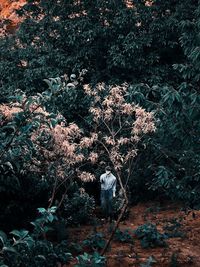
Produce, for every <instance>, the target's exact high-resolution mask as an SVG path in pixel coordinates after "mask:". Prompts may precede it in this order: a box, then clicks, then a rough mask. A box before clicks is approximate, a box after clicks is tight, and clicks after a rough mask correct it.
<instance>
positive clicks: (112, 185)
mask: <svg viewBox="0 0 200 267" xmlns="http://www.w3.org/2000/svg"><path fill="white" fill-rule="evenodd" d="M116 182H117V178H116V177H115V176H114V175H113V174H112V173H109V174H106V173H104V174H102V175H101V176H100V183H101V190H109V189H112V190H113V192H115V191H116Z"/></svg>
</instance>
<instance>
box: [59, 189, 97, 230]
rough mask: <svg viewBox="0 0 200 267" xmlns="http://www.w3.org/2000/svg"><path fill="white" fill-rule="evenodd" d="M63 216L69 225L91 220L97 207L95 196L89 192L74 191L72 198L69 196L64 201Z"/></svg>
mask: <svg viewBox="0 0 200 267" xmlns="http://www.w3.org/2000/svg"><path fill="white" fill-rule="evenodd" d="M63 206H64V208H63V213H62V215H63V217H64V218H65V219H66V223H67V225H79V224H82V223H86V222H89V221H91V218H92V217H93V212H94V209H95V201H94V198H93V197H91V196H89V195H88V194H87V193H84V194H79V193H77V192H76V193H74V194H73V196H72V198H69V197H68V196H67V197H66V198H65V200H64V203H63Z"/></svg>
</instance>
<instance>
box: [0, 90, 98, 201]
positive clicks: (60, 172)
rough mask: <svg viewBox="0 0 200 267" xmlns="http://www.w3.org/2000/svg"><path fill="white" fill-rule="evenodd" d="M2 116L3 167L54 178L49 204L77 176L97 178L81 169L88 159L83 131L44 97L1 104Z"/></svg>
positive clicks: (0, 148) (65, 189)
mask: <svg viewBox="0 0 200 267" xmlns="http://www.w3.org/2000/svg"><path fill="white" fill-rule="evenodd" d="M0 116H1V130H0V140H1V144H2V145H1V147H0V155H1V160H0V166H9V168H10V169H12V170H13V171H16V173H17V172H20V173H22V172H23V174H29V175H30V173H33V174H37V173H38V174H39V175H40V177H41V178H42V177H44V178H47V179H49V180H52V181H54V182H53V183H54V186H53V190H52V196H51V198H50V202H49V206H51V205H52V203H53V201H54V200H55V195H56V192H57V191H58V189H60V188H62V191H63V190H64V193H63V198H64V196H65V194H66V192H67V189H68V187H69V186H70V183H71V181H72V180H73V179H74V178H76V177H77V176H78V177H79V178H80V179H82V180H83V181H84V182H87V181H91V180H93V179H94V178H95V177H94V176H93V175H92V174H90V173H87V172H81V171H79V167H81V166H82V165H83V164H84V160H85V156H84V151H83V148H82V147H83V143H84V139H83V137H82V135H83V132H82V131H81V130H80V129H79V127H78V126H77V125H76V124H75V123H70V124H67V122H66V121H65V119H64V118H63V117H62V116H61V115H60V114H54V113H49V112H47V111H46V110H45V108H44V99H43V97H42V96H35V97H28V98H27V97H26V96H25V95H21V96H18V99H17V101H14V102H12V103H10V104H4V105H0ZM63 198H62V199H63ZM62 199H61V202H62ZM61 202H60V204H61Z"/></svg>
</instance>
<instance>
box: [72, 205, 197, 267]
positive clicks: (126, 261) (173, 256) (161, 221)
mask: <svg viewBox="0 0 200 267" xmlns="http://www.w3.org/2000/svg"><path fill="white" fill-rule="evenodd" d="M174 220H175V221H179V222H180V225H181V226H180V228H178V231H180V232H181V233H182V234H183V236H178V237H172V238H168V239H166V242H167V246H166V247H158V248H147V249H144V248H142V247H141V244H140V241H139V240H138V239H136V238H134V244H133V245H131V244H128V243H121V242H119V241H113V242H112V243H111V249H110V251H108V252H107V253H106V257H107V266H108V267H120V266H121V267H130V266H134V267H140V266H141V264H142V263H145V262H146V261H147V259H148V258H149V257H150V256H152V257H153V258H154V259H155V261H156V263H154V264H153V265H152V266H155V267H176V266H177V267H178V266H181V267H186V266H194V267H200V211H192V210H190V211H183V210H182V208H181V206H180V205H173V204H165V205H163V206H159V203H156V202H154V203H153V202H151V203H146V204H138V205H137V206H135V207H132V208H131V209H130V214H129V217H128V218H127V220H126V221H124V222H121V224H120V229H121V230H125V229H131V230H135V229H136V228H137V227H138V226H139V225H142V224H146V223H153V224H156V226H157V229H158V230H159V232H161V233H164V231H165V230H164V227H165V226H166V225H170V222H172V221H174ZM108 228H109V223H104V224H102V225H100V226H98V227H97V231H100V232H102V233H104V235H105V236H106V234H107V233H108ZM69 231H70V236H71V238H72V241H76V242H77V241H78V240H84V239H86V238H87V236H88V235H89V234H90V233H92V231H93V227H91V225H88V226H81V227H79V228H71V229H70V230H69ZM107 236H108V235H107ZM74 265H75V262H72V263H71V264H70V266H74ZM147 266H148V265H147ZM149 266H151V265H149Z"/></svg>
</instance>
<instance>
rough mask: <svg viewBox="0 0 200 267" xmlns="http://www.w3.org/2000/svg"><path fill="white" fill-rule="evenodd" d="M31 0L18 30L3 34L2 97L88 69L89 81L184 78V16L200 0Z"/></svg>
mask: <svg viewBox="0 0 200 267" xmlns="http://www.w3.org/2000/svg"><path fill="white" fill-rule="evenodd" d="M129 3H130V5H128V4H126V2H125V1H122V0H117V1H99V0H95V1H92V2H88V1H87V0H82V1H65V0H62V1H58V0H57V1H52V0H51V1H48V2H47V1H45V0H40V1H33V0H29V1H27V4H26V5H24V6H23V7H22V8H21V9H19V10H18V11H17V13H18V14H19V16H21V17H22V18H23V22H22V23H21V24H20V25H19V28H18V29H17V30H16V32H15V34H13V35H8V36H5V37H4V38H1V44H0V46H1V58H2V61H1V64H0V72H1V73H2V77H1V87H2V88H1V98H5V96H7V95H9V94H12V93H11V92H13V91H14V90H15V89H16V88H20V89H22V90H25V91H26V92H27V93H28V94H34V92H38V91H39V92H41V91H43V90H44V88H45V84H44V83H43V82H42V80H43V79H44V78H48V77H57V76H60V75H63V74H64V73H69V72H71V71H72V70H73V71H75V72H79V71H80V70H81V69H83V68H87V69H88V78H87V79H89V82H94V84H95V83H96V82H97V81H108V82H109V81H111V83H118V84H119V83H121V82H124V81H128V82H132V81H133V82H138V81H139V82H141V81H142V82H147V83H149V84H150V85H152V84H153V83H157V84H158V83H163V82H165V81H166V80H168V82H169V83H175V82H177V81H179V78H180V76H179V74H178V73H177V72H176V71H174V70H173V68H172V64H174V63H177V62H178V63H182V62H184V61H185V57H184V56H183V51H182V48H181V43H180V41H179V37H180V33H179V31H178V29H179V27H178V26H179V23H180V21H186V20H188V19H190V20H192V18H193V12H194V10H195V9H196V1H194V0H190V1H181V2H174V0H168V1H165V2H163V1H158V0H157V1H152V2H150V1H141V0H140V1H134V2H133V4H131V3H132V1H129Z"/></svg>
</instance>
